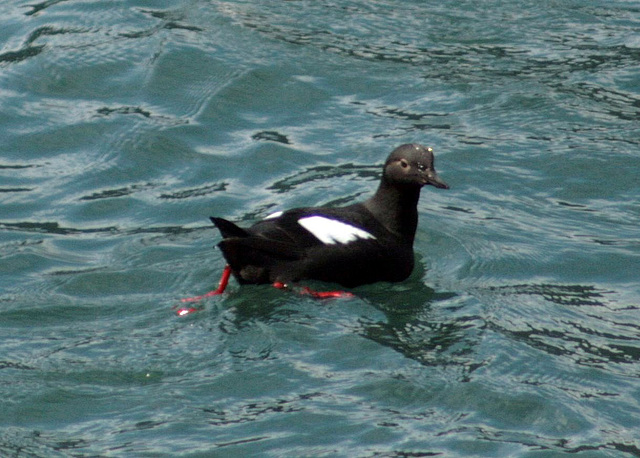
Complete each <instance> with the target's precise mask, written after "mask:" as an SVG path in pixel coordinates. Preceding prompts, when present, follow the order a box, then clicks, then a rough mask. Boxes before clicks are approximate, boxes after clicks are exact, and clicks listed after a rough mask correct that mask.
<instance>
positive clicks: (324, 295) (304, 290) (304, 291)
mask: <svg viewBox="0 0 640 458" xmlns="http://www.w3.org/2000/svg"><path fill="white" fill-rule="evenodd" d="M273 287H274V288H278V289H287V290H292V291H294V292H296V293H298V294H300V295H302V296H311V297H315V298H317V299H330V298H335V297H354V294H353V293H350V292H349V291H315V290H313V289H311V288H309V287H308V286H303V287H300V288H293V287H291V286H289V285H287V284H286V283H282V282H280V281H277V282H275V283H274V284H273Z"/></svg>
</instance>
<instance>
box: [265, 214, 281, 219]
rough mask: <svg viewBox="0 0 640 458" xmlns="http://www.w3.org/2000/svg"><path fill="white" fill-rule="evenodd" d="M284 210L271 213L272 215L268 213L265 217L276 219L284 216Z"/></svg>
mask: <svg viewBox="0 0 640 458" xmlns="http://www.w3.org/2000/svg"><path fill="white" fill-rule="evenodd" d="M282 213H283V212H275V213H271V214H270V215H267V216H265V217H264V219H276V218H280V217H281V216H282Z"/></svg>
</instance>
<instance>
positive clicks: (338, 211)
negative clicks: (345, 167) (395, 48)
mask: <svg viewBox="0 0 640 458" xmlns="http://www.w3.org/2000/svg"><path fill="white" fill-rule="evenodd" d="M425 184H432V185H434V186H436V187H439V188H447V187H448V186H447V185H446V184H445V183H444V182H442V181H441V180H440V179H439V178H438V176H437V175H436V173H435V170H434V169H433V154H432V152H431V149H430V148H429V149H427V148H424V147H423V146H420V145H403V146H401V147H399V148H397V149H396V150H394V151H393V152H392V153H391V155H390V156H389V158H388V159H387V162H386V164H385V168H384V171H383V177H382V180H381V183H380V187H379V188H378V191H377V192H376V193H375V195H374V196H372V197H371V198H370V199H368V200H367V201H365V202H361V203H356V204H353V205H349V206H346V207H339V208H325V207H308V208H297V209H293V210H288V211H286V212H283V213H282V214H278V215H274V216H273V217H267V219H265V220H263V221H260V222H258V223H256V224H254V225H253V226H251V227H249V228H240V227H238V226H236V225H235V224H234V223H231V222H229V221H227V220H225V219H222V218H211V220H212V221H213V223H214V224H215V225H216V226H217V227H218V229H219V230H220V232H221V234H222V237H223V240H222V241H221V242H220V243H219V245H218V246H219V247H220V249H221V250H222V253H223V254H224V257H225V259H226V260H227V262H228V264H229V266H230V267H231V271H232V272H233V274H234V276H235V277H236V279H237V280H238V281H239V282H240V283H274V282H281V283H292V282H298V281H300V280H304V279H313V280H320V281H325V282H333V283H339V284H341V285H343V286H346V287H355V286H358V285H363V284H367V283H374V282H378V281H389V282H396V281H402V280H404V279H406V278H407V277H408V276H409V275H410V274H411V271H412V270H413V265H414V254H413V240H414V236H415V231H416V227H417V223H418V212H417V203H418V199H419V196H420V188H421V187H422V186H424V185H425ZM305 223H312V224H313V225H312V226H307V225H306V224H305ZM325 226H326V227H325Z"/></svg>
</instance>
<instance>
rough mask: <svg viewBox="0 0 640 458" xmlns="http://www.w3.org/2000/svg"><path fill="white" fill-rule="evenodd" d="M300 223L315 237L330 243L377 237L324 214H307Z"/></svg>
mask: <svg viewBox="0 0 640 458" xmlns="http://www.w3.org/2000/svg"><path fill="white" fill-rule="evenodd" d="M298 223H299V224H300V225H301V226H302V227H304V228H305V229H306V230H308V231H309V232H311V234H313V236H314V237H315V238H317V239H318V240H320V241H321V242H322V243H326V244H328V245H333V244H336V243H349V242H353V241H355V240H358V239H375V236H373V235H371V234H369V233H368V232H367V231H364V230H362V229H359V228H357V227H354V226H351V225H350V224H347V223H343V222H342V221H337V220H335V219H331V218H326V217H324V216H306V217H304V218H300V219H299V220H298Z"/></svg>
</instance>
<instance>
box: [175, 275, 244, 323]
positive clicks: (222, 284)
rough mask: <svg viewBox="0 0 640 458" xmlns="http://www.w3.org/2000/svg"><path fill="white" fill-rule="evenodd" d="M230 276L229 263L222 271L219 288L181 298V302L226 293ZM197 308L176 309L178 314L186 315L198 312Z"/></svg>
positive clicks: (196, 300) (194, 300)
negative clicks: (199, 294) (200, 294)
mask: <svg viewBox="0 0 640 458" xmlns="http://www.w3.org/2000/svg"><path fill="white" fill-rule="evenodd" d="M229 277H231V266H229V265H227V266H225V268H224V270H223V271H222V277H221V278H220V283H218V289H216V290H213V291H209V292H208V293H206V294H203V295H202V296H195V297H186V298H184V299H180V302H198V301H201V300H202V299H205V298H207V297H211V296H217V295H219V294H222V293H224V290H225V289H226V288H227V285H228V284H229ZM197 310H198V309H196V308H194V307H182V308H179V309H178V310H177V311H176V314H177V315H178V316H184V315H188V314H190V313H193V312H196V311H197Z"/></svg>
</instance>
